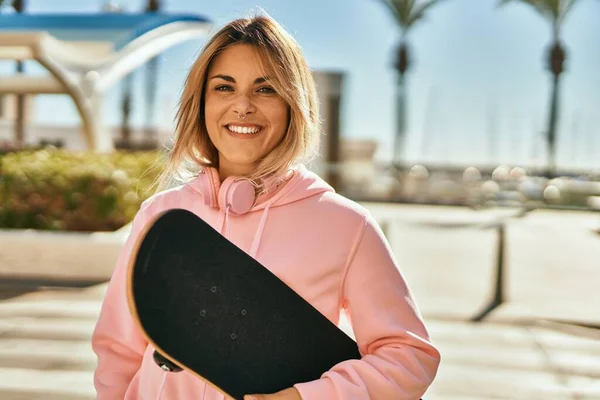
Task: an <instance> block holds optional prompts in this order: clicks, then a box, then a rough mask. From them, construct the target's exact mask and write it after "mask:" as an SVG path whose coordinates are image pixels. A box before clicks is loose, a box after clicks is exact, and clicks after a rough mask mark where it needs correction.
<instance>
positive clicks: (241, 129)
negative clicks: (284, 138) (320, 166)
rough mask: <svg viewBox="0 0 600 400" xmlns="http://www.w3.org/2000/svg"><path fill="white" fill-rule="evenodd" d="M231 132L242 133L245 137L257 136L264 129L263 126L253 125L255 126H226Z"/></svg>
mask: <svg viewBox="0 0 600 400" xmlns="http://www.w3.org/2000/svg"><path fill="white" fill-rule="evenodd" d="M225 127H226V128H227V129H228V130H229V132H232V133H241V134H243V135H255V134H257V133H258V132H260V130H261V129H262V127H261V126H258V125H253V126H239V125H233V124H231V125H226V126H225Z"/></svg>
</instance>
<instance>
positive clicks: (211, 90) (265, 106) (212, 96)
mask: <svg viewBox="0 0 600 400" xmlns="http://www.w3.org/2000/svg"><path fill="white" fill-rule="evenodd" d="M258 57H259V56H258V54H257V53H256V51H255V50H254V48H253V47H252V46H250V45H246V44H237V45H234V46H231V47H229V48H227V49H226V50H224V51H223V52H222V53H220V54H219V55H218V56H216V57H215V58H214V59H213V61H212V63H211V66H210V68H209V69H208V76H207V82H206V86H205V93H204V96H205V105H204V118H205V121H206V130H207V131H208V136H209V137H210V140H211V142H212V143H213V144H214V146H215V147H216V148H217V151H218V152H219V174H220V177H221V180H223V179H225V178H226V177H228V176H231V175H236V176H246V175H249V174H250V173H251V172H252V171H253V169H254V168H255V166H256V163H257V161H259V160H260V159H261V158H263V157H264V156H265V155H267V154H269V152H270V151H271V150H273V149H274V148H275V147H276V146H277V145H278V144H279V142H280V141H281V140H282V139H283V137H284V136H285V133H286V131H287V129H288V125H289V115H290V112H289V107H288V105H287V103H286V102H285V101H284V100H283V98H281V96H279V94H277V92H276V91H275V89H274V88H273V86H272V85H271V84H270V83H269V77H268V76H266V74H265V72H264V71H263V70H262V69H261V67H260V62H259V58H258ZM240 115H241V116H242V117H243V116H244V115H245V117H243V119H240V118H239V116H240Z"/></svg>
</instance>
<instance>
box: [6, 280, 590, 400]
mask: <svg viewBox="0 0 600 400" xmlns="http://www.w3.org/2000/svg"><path fill="white" fill-rule="evenodd" d="M105 287H106V285H98V286H95V287H91V288H87V289H69V290H52V289H46V290H40V291H36V292H31V293H25V294H22V295H20V296H18V297H12V298H9V299H5V300H3V301H2V302H0V321H1V322H0V399H3V400H25V399H40V400H41V399H44V400H59V399H61V400H75V399H82V400H84V399H93V398H94V390H93V385H92V373H93V368H94V365H95V356H94V354H93V352H92V351H91V348H90V344H89V343H90V335H91V332H92V329H93V326H94V322H95V319H96V317H97V313H98V310H99V307H100V302H101V299H102V295H103V292H104V290H105ZM6 292H7V291H6V290H4V291H3V293H6ZM428 327H429V330H430V332H431V335H432V337H433V340H434V341H435V343H436V344H437V345H438V346H439V348H440V350H441V352H442V355H443V362H442V364H441V367H440V371H439V374H438V377H437V379H436V380H435V382H434V384H433V386H432V387H431V388H430V390H429V391H428V393H427V399H448V400H450V399H457V400H458V399H464V400H469V399H557V400H558V399H600V340H599V339H600V333H598V332H597V331H594V330H587V329H583V328H580V329H579V330H577V329H575V328H571V329H572V331H569V330H567V329H564V327H562V329H558V328H560V327H557V326H552V325H550V324H540V323H537V324H506V323H490V322H486V323H467V322H463V321H459V320H451V319H448V320H442V319H431V320H428Z"/></svg>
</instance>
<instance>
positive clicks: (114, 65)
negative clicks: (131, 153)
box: [0, 13, 211, 152]
mask: <svg viewBox="0 0 600 400" xmlns="http://www.w3.org/2000/svg"><path fill="white" fill-rule="evenodd" d="M210 27H211V23H210V21H209V20H208V19H206V18H204V17H201V16H196V15H173V14H164V13H141V14H130V13H122V14H121V13H100V14H10V15H0V60H15V61H25V60H35V61H37V62H38V63H39V64H40V65H42V66H43V67H44V68H45V69H46V70H48V72H49V74H48V75H47V76H28V75H26V74H15V75H12V76H10V75H9V76H0V94H67V95H69V96H70V97H71V98H72V99H73V101H74V103H75V106H76V108H77V111H78V113H79V115H80V116H81V120H82V128H83V133H84V135H85V140H86V143H87V147H88V148H89V149H91V150H94V151H99V152H109V151H112V150H113V149H114V144H113V139H112V137H111V135H110V133H109V132H108V130H105V129H104V128H103V126H102V121H101V120H102V118H101V108H102V98H103V93H104V92H105V91H106V90H107V89H109V88H110V87H111V86H112V85H113V84H115V83H116V82H117V81H119V80H120V79H122V78H123V77H125V76H126V75H127V74H129V73H131V72H132V71H133V70H135V69H136V68H137V67H139V66H141V65H143V64H144V63H146V62H147V61H149V60H150V59H152V58H154V57H156V56H157V55H159V54H160V53H162V52H163V51H165V50H167V49H168V48H170V47H172V46H175V45H176V44H179V43H182V42H185V41H188V40H192V39H198V38H200V37H203V36H206V35H207V33H208V31H209V29H210Z"/></svg>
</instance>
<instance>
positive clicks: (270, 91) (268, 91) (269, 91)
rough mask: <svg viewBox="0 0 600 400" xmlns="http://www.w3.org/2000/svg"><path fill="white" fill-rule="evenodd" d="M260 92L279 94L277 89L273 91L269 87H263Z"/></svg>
mask: <svg viewBox="0 0 600 400" xmlns="http://www.w3.org/2000/svg"><path fill="white" fill-rule="evenodd" d="M258 91H259V92H260V93H277V92H276V91H275V89H273V88H272V87H268V86H265V87H261V88H260V89H258Z"/></svg>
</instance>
